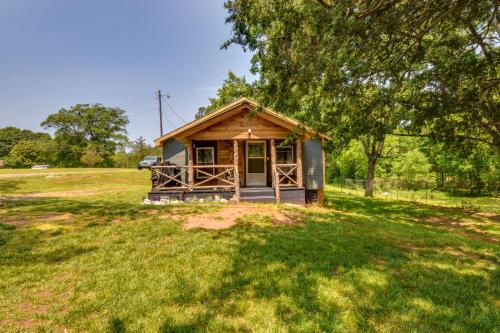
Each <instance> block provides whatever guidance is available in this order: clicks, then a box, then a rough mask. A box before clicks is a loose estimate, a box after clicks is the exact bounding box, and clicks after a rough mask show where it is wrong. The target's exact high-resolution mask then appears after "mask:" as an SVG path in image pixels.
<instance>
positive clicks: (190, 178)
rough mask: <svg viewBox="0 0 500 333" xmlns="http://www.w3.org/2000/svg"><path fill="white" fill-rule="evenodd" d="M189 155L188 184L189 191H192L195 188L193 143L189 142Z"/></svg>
mask: <svg viewBox="0 0 500 333" xmlns="http://www.w3.org/2000/svg"><path fill="white" fill-rule="evenodd" d="M186 148H187V153H188V184H189V190H190V191H192V190H193V187H194V168H193V141H192V140H189V141H188V143H187V144H186Z"/></svg>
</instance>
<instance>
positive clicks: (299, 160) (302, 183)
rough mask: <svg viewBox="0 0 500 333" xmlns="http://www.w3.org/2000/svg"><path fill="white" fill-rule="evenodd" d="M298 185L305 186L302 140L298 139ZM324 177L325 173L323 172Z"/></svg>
mask: <svg viewBox="0 0 500 333" xmlns="http://www.w3.org/2000/svg"><path fill="white" fill-rule="evenodd" d="M296 143H297V187H304V181H303V179H302V175H303V174H302V140H301V139H297V142H296ZM323 177H325V175H324V174H323Z"/></svg>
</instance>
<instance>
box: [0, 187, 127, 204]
mask: <svg viewBox="0 0 500 333" xmlns="http://www.w3.org/2000/svg"><path fill="white" fill-rule="evenodd" d="M123 189H124V188H116V189H113V190H78V191H58V192H39V193H26V194H25V195H22V196H20V195H6V196H1V197H0V200H3V201H20V200H36V199H39V198H60V197H64V198H73V197H88V196H92V195H98V194H102V193H108V192H116V191H120V190H123Z"/></svg>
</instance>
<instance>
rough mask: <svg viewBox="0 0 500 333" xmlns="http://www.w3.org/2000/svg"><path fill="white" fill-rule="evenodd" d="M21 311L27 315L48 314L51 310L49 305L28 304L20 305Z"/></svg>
mask: <svg viewBox="0 0 500 333" xmlns="http://www.w3.org/2000/svg"><path fill="white" fill-rule="evenodd" d="M19 310H20V311H22V312H26V313H31V314H33V313H47V312H49V310H50V305H49V304H39V305H34V304H32V303H29V302H26V303H21V304H20V305H19Z"/></svg>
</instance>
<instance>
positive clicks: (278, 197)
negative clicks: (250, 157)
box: [271, 139, 281, 203]
mask: <svg viewBox="0 0 500 333" xmlns="http://www.w3.org/2000/svg"><path fill="white" fill-rule="evenodd" d="M271 171H272V173H271V175H272V179H273V180H272V182H273V185H274V186H273V187H274V195H275V197H276V202H277V203H278V202H280V200H281V194H280V175H279V173H278V171H277V170H276V143H275V142H274V139H271Z"/></svg>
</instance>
